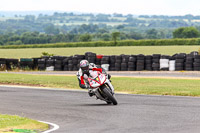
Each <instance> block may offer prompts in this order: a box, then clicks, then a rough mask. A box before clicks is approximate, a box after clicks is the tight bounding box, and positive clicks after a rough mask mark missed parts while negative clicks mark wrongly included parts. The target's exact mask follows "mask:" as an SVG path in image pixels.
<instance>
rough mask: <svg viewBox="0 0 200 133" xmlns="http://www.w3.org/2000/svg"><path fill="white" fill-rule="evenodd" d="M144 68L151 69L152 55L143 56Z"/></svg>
mask: <svg viewBox="0 0 200 133" xmlns="http://www.w3.org/2000/svg"><path fill="white" fill-rule="evenodd" d="M145 70H147V71H152V56H151V55H147V56H146V57H145Z"/></svg>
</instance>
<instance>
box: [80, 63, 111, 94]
mask: <svg viewBox="0 0 200 133" xmlns="http://www.w3.org/2000/svg"><path fill="white" fill-rule="evenodd" d="M93 71H99V72H101V73H104V74H106V75H107V76H108V79H110V78H111V76H110V75H109V74H107V73H106V71H105V70H104V69H103V68H97V66H96V65H95V64H94V63H89V62H88V61H87V60H81V61H80V69H79V71H78V72H77V74H76V75H77V78H78V81H79V86H80V87H81V88H82V89H88V94H89V96H93V95H94V93H93V92H92V89H90V85H89V83H88V80H87V79H88V77H90V76H92V75H93Z"/></svg>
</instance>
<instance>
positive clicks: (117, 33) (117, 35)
mask: <svg viewBox="0 0 200 133" xmlns="http://www.w3.org/2000/svg"><path fill="white" fill-rule="evenodd" d="M119 37H120V32H113V33H112V40H113V41H114V44H117V39H118V38H119Z"/></svg>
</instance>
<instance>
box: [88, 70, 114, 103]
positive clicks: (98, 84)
mask: <svg viewBox="0 0 200 133" xmlns="http://www.w3.org/2000/svg"><path fill="white" fill-rule="evenodd" d="M88 83H89V85H90V88H91V89H92V92H93V93H94V95H96V97H97V99H100V100H103V101H105V102H107V104H112V103H113V105H117V100H116V99H115V95H114V88H113V86H112V84H111V82H110V80H109V79H108V77H107V76H106V75H105V74H102V73H100V72H99V71H94V74H93V76H92V77H89V78H88Z"/></svg>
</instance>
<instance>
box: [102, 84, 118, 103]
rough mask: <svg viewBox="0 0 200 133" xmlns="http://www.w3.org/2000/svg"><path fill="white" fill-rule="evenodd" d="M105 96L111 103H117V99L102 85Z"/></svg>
mask: <svg viewBox="0 0 200 133" xmlns="http://www.w3.org/2000/svg"><path fill="white" fill-rule="evenodd" d="M102 91H103V92H104V93H105V94H106V96H107V97H108V99H109V100H110V101H111V102H112V103H113V105H117V100H116V99H115V97H114V96H113V95H112V94H111V93H110V91H108V89H107V87H104V88H103V90H102Z"/></svg>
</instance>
